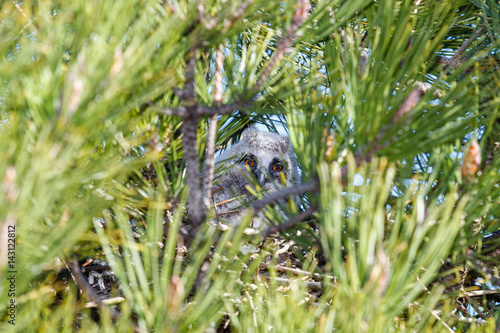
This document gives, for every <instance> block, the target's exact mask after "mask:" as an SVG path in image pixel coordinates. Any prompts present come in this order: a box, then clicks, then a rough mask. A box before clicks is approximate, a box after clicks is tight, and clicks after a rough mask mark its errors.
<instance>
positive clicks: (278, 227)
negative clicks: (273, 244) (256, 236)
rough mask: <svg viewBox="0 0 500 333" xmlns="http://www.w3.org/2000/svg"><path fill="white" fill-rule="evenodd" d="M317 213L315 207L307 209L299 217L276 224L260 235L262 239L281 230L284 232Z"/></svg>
mask: <svg viewBox="0 0 500 333" xmlns="http://www.w3.org/2000/svg"><path fill="white" fill-rule="evenodd" d="M316 211H317V209H316V207H309V208H308V209H306V210H305V211H303V212H302V213H300V214H299V215H297V216H295V217H293V218H291V219H289V220H288V221H286V222H284V223H281V224H278V225H273V226H270V227H268V228H267V229H266V230H264V232H263V233H262V237H263V238H267V237H269V236H270V235H271V234H274V233H276V232H281V231H283V230H286V229H288V228H291V227H293V226H294V225H296V224H297V223H299V222H302V221H303V220H304V219H306V218H308V217H309V216H311V215H312V214H314V213H315V212H316Z"/></svg>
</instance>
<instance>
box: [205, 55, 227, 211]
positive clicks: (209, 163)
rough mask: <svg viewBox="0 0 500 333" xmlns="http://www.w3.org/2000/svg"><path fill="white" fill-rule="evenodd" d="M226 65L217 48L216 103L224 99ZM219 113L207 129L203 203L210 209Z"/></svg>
mask: <svg viewBox="0 0 500 333" xmlns="http://www.w3.org/2000/svg"><path fill="white" fill-rule="evenodd" d="M223 67H224V55H223V54H222V51H221V50H220V49H216V50H215V73H214V104H219V103H220V102H221V101H222V71H223V69H224V68H223ZM217 117H218V115H217V114H214V115H213V116H211V117H210V122H209V123H208V131H207V144H206V146H207V151H206V154H205V174H204V177H203V179H204V184H203V203H204V204H205V209H206V210H207V211H208V209H210V205H211V202H210V198H211V196H212V185H213V182H214V168H215V157H214V155H215V139H216V136H217Z"/></svg>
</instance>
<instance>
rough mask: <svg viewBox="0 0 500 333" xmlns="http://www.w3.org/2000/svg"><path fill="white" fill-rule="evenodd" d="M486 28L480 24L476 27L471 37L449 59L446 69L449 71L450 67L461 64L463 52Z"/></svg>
mask: <svg viewBox="0 0 500 333" xmlns="http://www.w3.org/2000/svg"><path fill="white" fill-rule="evenodd" d="M484 30H485V27H484V26H480V27H478V28H477V29H476V31H475V32H474V33H473V34H472V36H470V38H469V39H468V40H466V41H464V43H463V44H462V46H460V48H459V49H458V51H457V53H455V55H454V56H453V57H452V58H451V60H447V61H446V62H447V66H446V67H445V69H444V71H445V72H447V71H448V70H449V69H450V68H452V67H453V68H456V67H457V66H458V65H460V64H461V61H460V57H461V56H462V53H463V52H464V51H465V50H466V49H467V46H469V45H470V43H472V42H473V41H474V39H476V38H477V37H478V36H479V35H481V34H482V33H483V31H484Z"/></svg>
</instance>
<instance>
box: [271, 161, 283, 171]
mask: <svg viewBox="0 0 500 333" xmlns="http://www.w3.org/2000/svg"><path fill="white" fill-rule="evenodd" d="M273 170H274V171H281V170H283V166H282V165H281V164H278V163H276V164H275V165H273Z"/></svg>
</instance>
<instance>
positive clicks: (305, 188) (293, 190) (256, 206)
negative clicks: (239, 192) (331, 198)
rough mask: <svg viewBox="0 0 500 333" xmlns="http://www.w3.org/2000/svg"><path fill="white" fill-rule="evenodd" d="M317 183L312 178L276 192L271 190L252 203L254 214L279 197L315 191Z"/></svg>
mask: <svg viewBox="0 0 500 333" xmlns="http://www.w3.org/2000/svg"><path fill="white" fill-rule="evenodd" d="M318 185H319V182H318V181H317V180H312V181H310V182H309V183H303V184H297V185H295V186H292V187H287V188H284V189H282V190H279V191H277V192H273V193H271V194H269V195H267V196H265V197H264V198H262V199H260V200H257V201H254V202H253V203H252V208H253V212H254V215H257V214H258V213H259V212H260V211H261V210H262V209H264V207H266V205H269V204H272V203H275V202H276V201H278V200H280V199H284V198H287V197H289V196H293V195H298V194H302V193H306V192H311V191H316V190H317V189H318Z"/></svg>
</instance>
